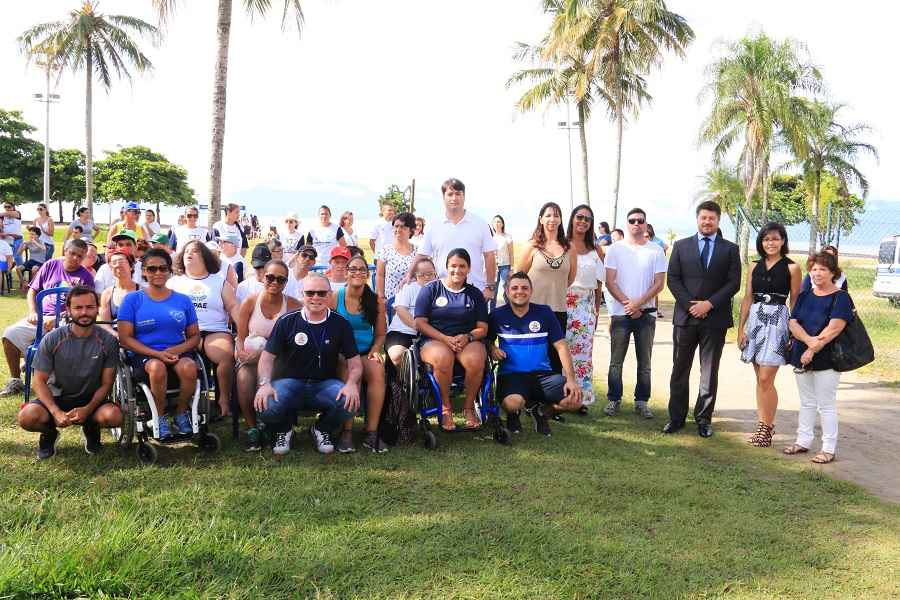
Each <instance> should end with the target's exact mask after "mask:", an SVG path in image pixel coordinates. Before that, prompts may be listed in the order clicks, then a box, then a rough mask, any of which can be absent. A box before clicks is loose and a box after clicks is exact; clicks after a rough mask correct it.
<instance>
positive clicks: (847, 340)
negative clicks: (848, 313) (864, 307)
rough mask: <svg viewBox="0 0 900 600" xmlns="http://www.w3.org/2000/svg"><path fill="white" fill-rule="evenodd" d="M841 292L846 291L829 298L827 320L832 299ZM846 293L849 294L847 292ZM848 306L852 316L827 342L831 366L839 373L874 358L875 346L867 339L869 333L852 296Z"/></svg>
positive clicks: (862, 364)
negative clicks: (836, 334)
mask: <svg viewBox="0 0 900 600" xmlns="http://www.w3.org/2000/svg"><path fill="white" fill-rule="evenodd" d="M841 293H845V294H846V293H847V292H843V291H839V292H837V293H835V295H834V298H832V299H831V307H830V308H829V310H828V319H829V320H831V311H832V309H834V301H835V300H836V299H837V295H838V294H841ZM847 295H848V296H849V294H847ZM850 307H851V309H852V310H853V318H852V319H851V320H850V321H848V322H847V326H846V327H844V329H843V331H841V332H840V333H839V334H838V336H837V337H836V338H834V339H833V340H832V341H831V343H830V344H829V346H831V350H830V351H831V363H832V368H834V370H835V371H837V372H839V373H845V372H847V371H854V370H856V369H858V368H860V367H863V366H865V365H867V364H869V363H870V362H872V361H874V360H875V348H874V347H873V346H872V340H871V339H869V333H868V332H867V331H866V327H865V325H863V322H862V319H860V318H859V314H858V313H857V310H856V306H855V305H854V304H853V298H850Z"/></svg>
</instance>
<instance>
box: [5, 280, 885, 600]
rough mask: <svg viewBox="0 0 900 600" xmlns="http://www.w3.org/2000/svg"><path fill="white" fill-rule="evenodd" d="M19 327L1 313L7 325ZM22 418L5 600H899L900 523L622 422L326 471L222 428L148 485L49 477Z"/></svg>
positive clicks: (119, 464)
mask: <svg viewBox="0 0 900 600" xmlns="http://www.w3.org/2000/svg"><path fill="white" fill-rule="evenodd" d="M22 310H23V301H22V300H21V299H20V298H8V297H4V298H0V322H2V323H9V322H11V321H12V320H13V319H14V318H18V317H19V316H20V315H21V314H22ZM6 375H7V374H6V369H5V367H3V368H0V377H2V378H3V379H5V377H6ZM18 402H19V400H18V399H11V398H10V399H3V400H2V401H0V597H2V598H7V597H14V598H27V597H58V598H74V597H102V598H126V597H127V598H133V597H142V598H170V597H183V598H221V597H225V598H263V597H267V598H405V599H411V598H467V599H494V598H541V599H547V598H553V599H555V598H758V599H770V598H798V599H800V598H835V599H844V598H890V597H897V596H898V595H900V584H898V581H900V575H898V565H900V541H898V540H900V507H898V506H896V505H888V504H886V503H883V502H880V501H878V500H876V499H874V498H872V497H871V496H869V495H867V494H866V493H865V492H863V491H862V490H861V489H860V488H858V487H856V486H854V485H852V484H848V483H843V482H838V481H836V480H833V479H831V478H829V477H827V476H824V475H821V474H820V472H819V471H817V470H815V469H812V468H809V467H808V466H807V463H806V461H801V462H790V461H785V460H781V459H779V458H777V457H776V450H771V451H767V450H762V451H759V450H757V451H753V450H751V449H749V448H745V447H743V446H742V445H741V444H740V443H739V442H735V441H732V440H729V439H727V438H726V437H725V436H721V435H720V436H716V437H714V438H712V439H710V440H700V438H698V437H696V436H694V435H689V434H685V435H679V436H675V437H664V436H663V435H662V434H660V433H658V428H659V426H660V425H661V423H660V422H659V421H660V419H656V420H655V421H653V422H649V423H648V422H646V421H642V420H640V421H639V420H637V419H636V418H635V417H634V416H632V415H631V414H629V412H628V410H623V414H622V415H621V416H619V417H616V418H612V419H602V420H601V419H595V418H593V417H590V418H587V419H580V418H577V417H570V419H569V423H566V424H563V425H557V426H555V428H554V436H553V438H551V439H544V438H539V437H538V436H537V435H536V434H533V433H525V434H523V435H522V436H520V437H517V438H516V440H515V442H514V445H513V446H512V447H501V446H498V445H497V444H495V443H494V442H493V441H492V440H490V439H489V437H487V436H484V437H474V436H471V435H455V436H446V435H445V436H443V437H442V446H441V448H440V449H439V450H438V451H436V452H428V451H426V450H424V449H422V448H420V447H416V448H407V449H395V450H393V451H391V452H390V453H388V454H386V455H380V456H375V455H371V454H363V453H359V454H356V455H352V456H334V455H332V456H329V457H322V456H320V455H318V454H316V453H315V452H314V451H313V450H312V449H311V447H310V444H309V442H308V441H307V439H306V437H305V436H301V440H302V447H301V448H299V449H296V450H295V451H293V452H292V453H291V454H290V455H289V456H288V457H286V458H285V459H284V460H276V459H274V458H273V457H272V456H271V454H270V453H269V452H264V453H259V454H246V453H243V452H241V451H240V449H238V447H237V446H236V445H235V444H233V443H232V442H231V441H230V439H228V434H227V432H226V431H225V428H224V427H223V428H222V430H220V431H219V434H220V435H221V436H222V438H223V440H226V443H225V448H224V450H223V452H222V453H220V454H218V455H203V454H200V453H199V452H198V451H197V450H195V449H193V448H190V447H185V448H180V449H162V450H161V451H160V462H159V463H158V464H157V465H155V466H152V467H142V466H140V465H139V464H138V462H137V460H136V459H135V457H134V454H133V452H129V453H127V454H120V453H119V452H117V451H116V450H113V449H112V448H107V449H106V451H105V453H104V454H103V455H102V456H100V457H89V456H86V455H85V454H84V452H83V451H82V449H81V447H80V437H79V435H78V433H77V431H66V432H64V433H63V435H62V439H61V442H60V445H59V448H58V455H57V456H56V457H54V458H53V459H51V460H49V461H46V462H41V463H38V462H37V460H36V459H35V458H34V449H35V443H36V436H35V435H32V434H26V433H23V432H21V431H19V430H18V429H17V428H16V426H15V412H16V409H17V405H18ZM625 408H626V409H629V410H630V406H626V407H625ZM657 408H658V409H660V410H659V412H660V413H661V412H662V407H661V406H657ZM524 421H525V425H526V426H530V420H529V419H527V418H526V419H524ZM104 437H105V436H104ZM105 439H106V441H107V442H108V438H106V437H105ZM885 459H886V460H890V459H891V457H885Z"/></svg>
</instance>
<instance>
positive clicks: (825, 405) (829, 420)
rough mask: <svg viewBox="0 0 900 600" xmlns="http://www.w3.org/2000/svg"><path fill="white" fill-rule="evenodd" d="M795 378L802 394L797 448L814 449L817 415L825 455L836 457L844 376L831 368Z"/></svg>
mask: <svg viewBox="0 0 900 600" xmlns="http://www.w3.org/2000/svg"><path fill="white" fill-rule="evenodd" d="M796 377H797V388H798V390H799V392H800V418H799V420H798V423H797V445H798V446H803V447H804V448H811V447H812V443H813V439H814V437H815V436H814V433H813V430H814V428H815V426H816V413H817V412H818V413H819V416H820V417H821V419H822V452H827V453H829V454H834V451H835V448H836V447H837V436H838V415H837V386H838V382H839V381H840V380H841V374H840V373H838V372H837V371H835V370H833V369H828V370H826V371H807V372H806V373H797V374H796Z"/></svg>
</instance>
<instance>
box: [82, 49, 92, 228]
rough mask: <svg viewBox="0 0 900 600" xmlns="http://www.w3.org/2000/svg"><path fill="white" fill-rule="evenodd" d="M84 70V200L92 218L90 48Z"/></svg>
mask: <svg viewBox="0 0 900 600" xmlns="http://www.w3.org/2000/svg"><path fill="white" fill-rule="evenodd" d="M84 62H85V64H84V71H85V73H86V75H85V84H84V136H85V157H84V202H85V204H86V205H87V207H88V210H89V211H90V213H91V218H94V217H93V215H94V152H93V150H94V139H93V138H94V126H93V120H94V115H93V112H94V109H93V105H94V86H93V84H94V82H93V77H94V72H93V71H94V57H93V55H92V54H91V51H90V49H88V51H87V56H86V57H85V61H84Z"/></svg>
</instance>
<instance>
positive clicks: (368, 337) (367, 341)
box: [337, 288, 375, 354]
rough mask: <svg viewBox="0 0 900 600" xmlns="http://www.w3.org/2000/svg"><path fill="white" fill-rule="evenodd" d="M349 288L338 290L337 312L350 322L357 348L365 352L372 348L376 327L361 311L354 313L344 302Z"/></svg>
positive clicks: (360, 351) (362, 352) (361, 352)
mask: <svg viewBox="0 0 900 600" xmlns="http://www.w3.org/2000/svg"><path fill="white" fill-rule="evenodd" d="M346 290H347V288H341V289H340V290H338V297H337V313H338V314H339V315H341V316H342V317H344V318H345V319H347V320H348V321H349V322H350V329H352V330H353V339H354V340H356V349H357V350H358V351H359V353H360V354H365V353H367V352H368V351H369V349H370V348H372V342H374V341H375V328H374V327H373V326H372V325H370V324H369V322H368V321H366V317H365V315H364V314H363V313H362V312H360V313H359V314H353V313H351V312H350V311H349V310H347V305H346V304H345V303H344V297H345V295H346Z"/></svg>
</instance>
